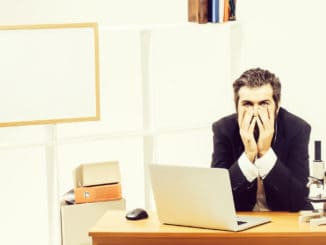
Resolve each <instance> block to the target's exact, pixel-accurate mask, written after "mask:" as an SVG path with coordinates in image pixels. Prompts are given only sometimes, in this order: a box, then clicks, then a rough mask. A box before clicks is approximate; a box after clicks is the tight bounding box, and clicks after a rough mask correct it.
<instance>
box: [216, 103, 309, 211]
mask: <svg viewBox="0 0 326 245" xmlns="http://www.w3.org/2000/svg"><path fill="white" fill-rule="evenodd" d="M310 131H311V127H310V125H309V124H308V123H307V122H305V121H304V120H302V119H300V118H299V117H297V116H295V115H293V114H291V113H289V112H288V111H286V110H285V109H283V108H280V110H279V113H278V116H277V118H276V126H275V130H274V138H273V142H272V149H273V150H274V152H275V154H276V156H277V161H276V164H275V166H274V167H273V168H272V170H271V171H270V172H269V174H268V175H267V176H266V177H265V179H264V180H263V184H264V189H265V195H266V201H267V205H268V207H269V209H271V210H275V211H276V210H279V211H298V210H303V209H312V205H311V204H310V203H309V202H308V201H307V196H308V193H309V189H308V188H307V187H306V184H307V181H308V175H309V155H308V143H309V137H310ZM213 133H214V152H213V155H212V165H211V166H212V167H214V168H227V169H229V173H230V178H231V185H232V190H233V198H234V203H235V207H236V210H238V211H240V210H241V211H250V210H252V209H253V207H254V206H255V203H256V192H257V180H256V179H255V180H254V181H253V182H248V181H247V179H246V177H245V176H244V175H243V173H242V171H241V170H240V167H239V164H238V162H237V161H238V159H239V157H240V155H241V154H242V153H243V152H244V146H243V143H242V141H241V138H240V133H239V126H238V122H237V115H236V114H232V115H230V116H227V117H224V118H222V119H220V120H219V121H217V122H215V123H214V124H213Z"/></svg>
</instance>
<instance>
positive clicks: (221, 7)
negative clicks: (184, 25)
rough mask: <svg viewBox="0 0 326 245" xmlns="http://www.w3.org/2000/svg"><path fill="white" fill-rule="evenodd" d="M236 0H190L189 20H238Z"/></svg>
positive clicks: (213, 21)
mask: <svg viewBox="0 0 326 245" xmlns="http://www.w3.org/2000/svg"><path fill="white" fill-rule="evenodd" d="M235 6H236V0H188V21H190V22H197V23H200V24H203V23H208V22H210V23H223V22H227V21H233V20H236V16H235Z"/></svg>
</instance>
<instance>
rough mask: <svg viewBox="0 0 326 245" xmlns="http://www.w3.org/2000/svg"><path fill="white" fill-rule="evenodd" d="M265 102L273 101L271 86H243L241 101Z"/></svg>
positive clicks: (240, 90)
mask: <svg viewBox="0 0 326 245" xmlns="http://www.w3.org/2000/svg"><path fill="white" fill-rule="evenodd" d="M243 100H248V101H263V100H273V89H272V86H271V85H270V84H266V85H263V86H260V87H253V88H252V87H247V86H243V87H241V88H240V89H239V101H243Z"/></svg>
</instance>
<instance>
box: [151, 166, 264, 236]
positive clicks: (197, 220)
mask: <svg viewBox="0 0 326 245" xmlns="http://www.w3.org/2000/svg"><path fill="white" fill-rule="evenodd" d="M149 171H150V176H151V182H152V189H153V194H154V200H155V204H156V209H157V214H158V217H159V220H160V222H161V223H164V224H172V225H182V226H192V227H201V228H210V229H218V230H228V231H242V230H245V229H248V228H251V227H254V226H257V225H260V224H264V223H267V222H270V220H269V219H268V218H265V217H257V216H236V212H235V207H234V203H233V196H232V190H231V182H230V177H229V172H228V170H227V169H222V168H201V167H185V166H171V165H158V164H150V165H149Z"/></svg>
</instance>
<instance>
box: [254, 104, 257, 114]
mask: <svg viewBox="0 0 326 245" xmlns="http://www.w3.org/2000/svg"><path fill="white" fill-rule="evenodd" d="M254 116H255V117H257V116H258V105H254Z"/></svg>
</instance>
